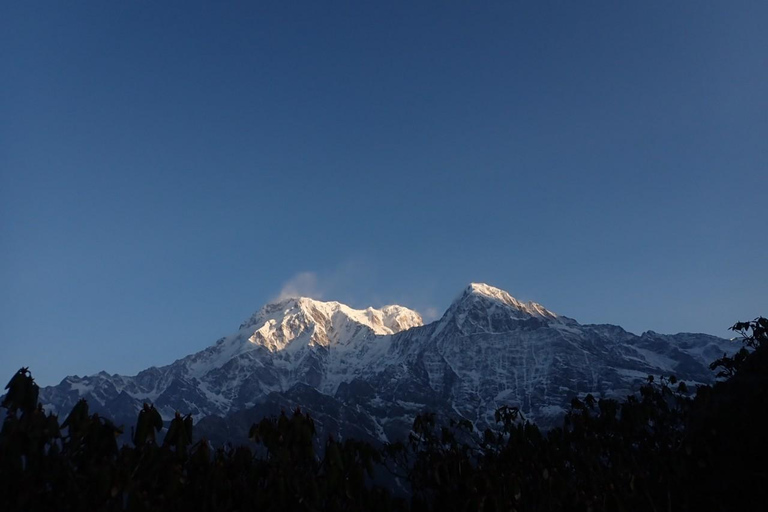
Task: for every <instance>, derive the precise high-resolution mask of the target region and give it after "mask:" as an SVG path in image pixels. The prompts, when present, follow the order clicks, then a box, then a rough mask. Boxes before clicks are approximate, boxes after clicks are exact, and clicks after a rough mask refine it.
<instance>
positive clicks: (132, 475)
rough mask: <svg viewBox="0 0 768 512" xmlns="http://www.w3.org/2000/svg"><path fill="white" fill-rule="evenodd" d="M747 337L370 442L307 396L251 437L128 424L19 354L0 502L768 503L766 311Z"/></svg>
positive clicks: (207, 507) (266, 505)
mask: <svg viewBox="0 0 768 512" xmlns="http://www.w3.org/2000/svg"><path fill="white" fill-rule="evenodd" d="M732 330H734V331H735V332H737V333H738V334H739V335H740V336H741V338H742V340H741V341H742V343H743V348H742V349H741V350H740V351H739V352H737V353H736V354H735V355H734V356H733V357H726V356H724V357H723V358H721V359H718V360H717V361H714V362H713V363H712V365H711V368H712V369H713V370H716V371H717V372H718V377H719V381H718V382H717V383H716V384H714V385H712V386H699V387H697V388H696V389H689V388H688V387H687V386H686V384H685V383H684V382H680V381H678V380H677V379H676V378H675V377H674V376H665V377H661V378H657V379H654V378H653V377H651V376H649V377H648V381H647V383H646V384H645V385H644V386H642V388H641V389H640V391H639V392H638V393H637V394H636V395H632V396H628V397H627V398H626V399H625V400H623V401H616V400H608V399H595V398H594V397H593V396H591V395H587V396H586V397H582V398H581V399H580V398H574V399H573V401H572V403H571V407H570V410H569V411H568V413H567V414H566V416H565V418H564V420H563V423H562V426H560V427H558V428H554V429H552V430H549V431H547V432H542V431H540V430H539V429H538V428H537V427H536V426H535V425H533V424H531V423H529V422H527V421H526V420H525V418H523V417H522V415H521V414H519V412H518V410H517V409H516V408H514V407H505V408H501V409H499V410H497V412H496V421H497V424H498V425H497V426H498V428H497V429H495V430H486V431H484V432H477V431H475V429H474V427H473V425H472V424H471V423H470V422H469V421H467V420H461V421H455V422H451V423H450V424H448V425H441V424H437V423H436V421H435V416H434V415H433V414H423V415H420V416H418V417H416V419H415V421H414V423H413V428H412V432H411V434H410V435H409V437H408V438H407V439H404V440H402V441H401V442H398V443H394V444H389V445H386V446H384V447H375V446H372V445H370V444H367V443H363V442H359V441H355V440H353V439H345V440H336V439H332V438H329V439H316V436H315V429H314V423H313V420H312V418H311V417H310V415H308V414H305V413H304V412H302V411H301V410H296V411H293V412H292V413H288V414H286V413H284V414H282V415H281V416H280V417H277V418H265V419H263V420H261V421H260V422H259V423H257V424H254V425H253V426H252V428H251V430H250V439H251V445H250V446H236V447H235V446H226V447H222V448H215V449H214V448H212V447H211V446H210V443H208V442H207V441H206V440H205V439H196V438H195V436H194V428H193V425H192V419H191V417H190V416H186V417H185V416H182V415H181V414H179V413H177V415H176V418H175V419H173V420H172V421H171V423H170V425H169V426H168V428H167V431H165V432H164V436H163V437H162V439H161V434H162V433H163V421H162V419H161V418H160V415H159V413H158V412H157V411H156V410H155V409H154V407H152V406H151V405H148V404H147V405H145V407H144V409H143V410H142V411H140V412H139V415H138V418H137V421H136V424H135V425H134V426H131V427H129V428H130V433H131V436H130V437H131V443H127V444H124V445H123V446H119V444H118V441H117V439H118V437H119V435H120V434H121V433H122V432H123V428H124V427H123V426H117V425H115V424H114V423H113V422H112V421H110V419H108V418H103V417H100V416H99V415H98V414H90V413H89V410H88V404H87V402H85V401H84V400H81V401H80V402H79V403H78V404H77V405H76V406H75V407H74V408H73V410H72V411H71V412H70V413H69V415H68V416H67V417H66V418H65V419H64V420H63V421H61V422H60V419H59V418H58V417H57V416H55V415H53V414H46V413H45V412H44V410H43V408H42V405H41V404H39V403H38V387H37V385H36V384H35V383H34V380H33V378H32V376H31V374H30V372H29V371H28V370H27V369H26V368H22V369H21V370H19V372H18V373H16V375H14V376H13V378H12V379H11V381H10V382H9V383H8V385H7V386H6V393H7V394H6V395H5V397H4V399H3V401H2V407H4V408H5V409H6V416H5V420H4V422H3V426H2V431H1V432H0V510H4V511H17V510H18V511H37V510H41V511H47V510H56V511H62V510H73V511H74V510H78V511H79V510H94V511H95V510H109V511H113V510H114V511H123V510H128V511H165V510H204V511H246V510H267V511H283V510H297V511H298V510H300V511H315V510H318V511H319V510H330V511H347V510H348V511H357V510H375V511H390V510H403V511H407V510H413V511H451V510H457V511H458V510H462V511H475V510H478V511H502V510H503V511H510V510H512V511H554V510H568V511H585V512H586V511H625V510H626V511H638V510H650V511H678V510H679V511H688V510H690V511H706V510H712V511H730V510H763V507H764V506H765V504H766V503H768V469H766V465H765V463H766V455H768V431H767V430H766V427H767V426H768V319H765V318H758V319H756V320H754V321H750V322H739V323H737V324H736V325H734V326H733V327H732Z"/></svg>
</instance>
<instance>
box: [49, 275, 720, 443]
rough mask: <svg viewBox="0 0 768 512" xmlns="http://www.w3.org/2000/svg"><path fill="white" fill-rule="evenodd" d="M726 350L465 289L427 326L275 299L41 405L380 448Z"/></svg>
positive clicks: (537, 407) (560, 407)
mask: <svg viewBox="0 0 768 512" xmlns="http://www.w3.org/2000/svg"><path fill="white" fill-rule="evenodd" d="M733 349H734V347H733V346H732V344H729V343H728V342H727V341H726V340H723V339H720V338H717V337H714V336H709V335H705V334H676V335H661V334H656V333H654V332H651V331H649V332H646V333H644V334H642V335H641V336H636V335H634V334H632V333H629V332H626V331H624V330H623V329H622V328H621V327H617V326H613V325H581V324H579V323H578V322H577V321H575V320H573V319H570V318H567V317H564V316H561V315H558V314H556V313H553V312H552V311H549V310H547V309H546V308H545V307H543V306H542V305H540V304H537V303H535V302H527V303H523V302H520V301H518V300H517V299H515V298H514V297H512V296H511V295H509V294H508V293H507V292H505V291H503V290H499V289H498V288H494V287H492V286H488V285H485V284H471V285H469V286H468V287H467V288H466V289H465V290H464V291H463V292H462V293H461V294H460V295H459V297H458V298H457V299H456V300H455V301H454V302H453V303H452V304H451V306H450V307H449V308H448V310H447V311H446V312H445V314H444V315H443V316H442V318H440V319H439V320H438V321H436V322H433V323H430V324H428V325H423V322H422V319H421V316H420V315H419V314H418V313H416V312H415V311H412V310H410V309H408V308H405V307H402V306H385V307H383V308H381V309H374V308H368V309H365V310H356V309H353V308H350V307H348V306H345V305H344V304H340V303H338V302H321V301H318V300H313V299H308V298H292V299H286V300H281V301H278V302H275V303H271V304H267V305H266V306H264V307H263V308H262V309H261V310H259V311H258V312H256V313H255V314H254V315H253V316H251V318H249V319H248V320H247V321H245V322H244V323H243V324H242V325H241V326H240V328H239V330H238V331H237V332H236V333H234V334H232V335H230V336H227V337H224V338H221V339H220V340H218V341H217V342H216V343H215V344H214V345H213V346H211V347H209V348H207V349H205V350H203V351H201V352H198V353H195V354H192V355H190V356H187V357H185V358H183V359H179V360H178V361H176V362H174V363H172V364H170V365H168V366H163V367H152V368H149V369H147V370H144V371H142V372H141V373H139V374H138V375H136V376H132V377H127V376H121V375H108V374H107V373H104V372H102V373H99V374H97V375H92V376H88V377H67V378H65V379H64V380H63V381H62V382H61V383H60V384H59V385H57V386H51V387H47V388H43V389H42V390H41V393H40V398H41V400H42V401H43V403H44V404H46V406H47V407H49V408H51V409H54V410H57V411H62V412H67V411H68V410H69V409H70V408H71V407H72V406H73V405H74V404H75V403H76V402H77V400H79V399H80V398H87V399H88V400H89V403H90V404H91V407H93V408H94V410H96V411H100V412H102V413H104V414H106V415H108V416H109V417H112V418H115V419H116V420H117V421H118V422H125V423H126V424H128V425H130V424H132V423H133V422H134V421H135V418H136V414H137V412H138V410H139V408H140V407H141V405H142V403H143V402H147V401H151V402H153V403H154V404H155V405H156V407H157V408H158V409H159V410H160V411H161V414H162V415H163V416H164V417H166V418H170V417H172V416H173V414H174V412H175V411H181V412H183V413H191V414H193V416H194V417H195V419H196V420H199V421H198V428H197V430H198V432H199V433H201V434H204V435H206V436H207V437H209V438H213V439H220V440H224V439H236V440H238V439H243V438H244V437H245V433H246V432H247V428H248V427H249V426H250V424H251V423H252V422H253V421H257V420H258V419H260V418H261V417H262V416H264V415H265V414H276V413H278V412H279V411H280V410H281V409H289V408H292V407H295V406H301V407H302V408H304V409H307V410H309V411H310V412H311V413H312V414H313V416H314V417H315V419H316V422H317V424H318V425H319V426H320V429H321V430H322V431H323V432H324V433H333V434H335V435H340V436H346V435H352V436H355V437H358V438H368V439H375V440H381V441H385V440H394V439H398V438H400V437H402V436H403V435H404V434H405V433H406V432H407V431H408V428H409V427H410V424H411V422H412V420H413V417H414V416H415V415H416V414H417V413H419V412H422V411H425V410H429V411H434V412H437V413H439V414H440V415H443V416H454V417H457V416H462V417H465V418H467V419H470V420H472V421H473V422H475V423H476V424H478V426H481V427H482V426H486V425H490V424H492V423H493V412H494V411H495V409H496V408H498V407H499V406H502V405H510V406H518V407H520V408H521V410H522V411H523V413H524V414H525V415H526V417H527V418H528V419H531V420H533V421H536V422H538V423H540V424H542V425H543V426H548V425H551V424H553V422H555V421H557V420H558V419H559V417H560V416H561V415H562V413H563V412H564V410H565V408H566V407H567V404H568V403H569V402H570V400H571V398H572V397H573V396H575V395H577V394H584V393H592V394H594V395H595V396H614V397H623V396H624V395H626V394H628V393H631V392H632V391H633V390H635V389H636V388H637V386H638V385H639V383H640V382H641V381H643V380H644V379H645V378H646V377H647V376H648V375H649V374H654V375H672V374H674V375H676V376H677V377H678V378H682V379H684V380H687V381H691V382H701V383H704V382H710V381H711V380H712V379H713V377H714V376H713V374H712V372H711V371H710V370H709V369H708V364H709V363H710V362H711V361H712V360H714V359H716V358H717V357H720V356H722V354H723V352H726V351H727V352H732V351H733Z"/></svg>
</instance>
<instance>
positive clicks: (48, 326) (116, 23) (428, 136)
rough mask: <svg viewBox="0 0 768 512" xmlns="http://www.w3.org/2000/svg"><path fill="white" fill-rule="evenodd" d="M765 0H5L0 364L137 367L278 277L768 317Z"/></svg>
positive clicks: (359, 292)
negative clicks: (477, 284)
mask: <svg viewBox="0 0 768 512" xmlns="http://www.w3.org/2000/svg"><path fill="white" fill-rule="evenodd" d="M766 19H768V4H767V3H765V2H764V1H754V2H740V1H729V2H695V1H688V2H685V1H680V2H668V1H664V2H593V1H588V2H546V1H537V2H533V1H503V2H445V1H440V2H285V1H281V2H274V3H267V2H227V3H225V2H217V3H205V2H203V3H198V2H189V1H186V2H178V3H173V2H65V3H62V2H52V3H48V2H34V3H32V2H5V3H3V4H2V6H0V90H1V91H2V95H1V96H0V280H1V281H2V287H0V352H1V354H2V356H1V357H0V374H5V375H6V376H9V377H10V375H11V373H12V372H13V371H15V370H16V369H18V368H19V367H20V366H22V365H28V366H31V369H32V371H33V374H34V375H36V377H37V380H38V382H40V383H42V384H51V383H55V382H58V381H59V380H60V379H61V378H63V377H64V376H65V375H68V374H79V375H82V374H89V373H94V372H97V371H99V370H102V369H103V370H107V371H109V372H110V373H112V372H118V373H135V372H136V371H139V370H141V369H143V368H145V367H148V366H150V365H153V364H155V365H159V364H166V363H170V362H172V361H173V360H174V359H176V358H178V357H182V356H184V355H186V354H188V353H191V352H193V351H196V350H199V349H202V348H203V347H205V346H207V345H209V344H212V343H213V342H214V341H215V340H216V339H218V338H219V337H221V336H223V335H226V334H228V333H230V332H232V331H234V330H235V329H236V328H237V326H238V325H239V323H240V322H241V321H242V320H243V319H245V318H246V317H247V316H248V315H250V314H251V313H252V312H253V311H254V310H256V309H258V308H259V307H260V306H262V305H263V304H264V303H265V302H267V301H269V300H270V299H272V298H274V297H276V296H278V295H279V294H280V293H281V290H283V289H286V288H290V289H293V290H298V291H302V292H306V293H309V294H312V295H315V296H318V297H320V298H324V299H329V300H340V301H342V302H346V303H349V304H351V305H353V306H367V305H383V304H386V303H401V304H403V305H406V306H410V307H413V308H415V309H417V310H419V311H421V312H422V313H425V314H426V315H427V316H434V315H435V314H440V313H442V311H443V309H444V308H445V307H446V306H447V305H448V304H449V303H450V301H451V300H452V299H453V298H454V296H455V295H457V294H458V293H459V292H460V290H461V289H462V288H463V287H464V286H466V284H467V283H469V282H470V281H483V282H488V283H490V284H493V285H495V286H498V287H500V288H504V289H506V290H507V291H509V292H510V293H511V294H512V295H514V296H516V297H518V298H520V299H524V300H536V301H537V302H541V303H542V304H544V305H545V306H547V307H548V308H549V309H552V310H554V311H556V312H559V313H561V314H565V315H567V316H570V317H573V318H576V319H578V320H579V321H581V322H583V323H593V322H594V323H614V324H619V325H622V326H624V327H625V328H627V329H629V330H631V331H633V332H642V331H644V330H648V329H652V330H655V331H658V332H680V331H696V332H708V333H713V334H718V335H727V334H728V333H727V331H726V328H727V327H728V326H730V325H731V324H732V323H734V322H735V321H737V320H745V319H751V318H754V317H755V316H757V315H761V314H762V315H768V294H766V289H767V288H768V286H767V285H768V265H766V262H767V261H768V239H766V237H765V226H766V225H767V222H766V221H768V214H766V209H765V204H764V193H763V192H764V190H765V188H766V185H768V149H767V148H768V144H766V140H768V31H766V30H765V26H764V22H765V20H766Z"/></svg>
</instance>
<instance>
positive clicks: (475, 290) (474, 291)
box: [454, 283, 557, 318]
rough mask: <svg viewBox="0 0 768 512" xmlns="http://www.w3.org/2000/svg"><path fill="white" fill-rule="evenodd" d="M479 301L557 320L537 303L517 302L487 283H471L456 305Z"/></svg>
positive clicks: (555, 315)
mask: <svg viewBox="0 0 768 512" xmlns="http://www.w3.org/2000/svg"><path fill="white" fill-rule="evenodd" d="M478 299H480V300H486V301H492V302H496V303H500V304H502V305H505V306H508V307H511V308H513V309H515V310H517V311H520V312H522V313H525V314H527V315H530V316H536V317H546V318H557V314H555V313H553V312H552V311H549V310H548V309H546V308H545V307H544V306H542V305H541V304H539V303H537V302H533V301H528V302H523V301H520V300H517V299H516V298H514V297H513V296H512V295H510V294H509V293H508V292H506V291H504V290H502V289H500V288H496V287H495V286H491V285H489V284H485V283H470V284H469V286H467V288H465V289H464V292H463V293H462V294H461V295H460V296H459V298H458V299H457V300H456V301H455V302H454V304H459V303H464V302H467V301H470V302H471V301H475V300H478Z"/></svg>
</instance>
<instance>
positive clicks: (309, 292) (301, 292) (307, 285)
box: [275, 272, 324, 300]
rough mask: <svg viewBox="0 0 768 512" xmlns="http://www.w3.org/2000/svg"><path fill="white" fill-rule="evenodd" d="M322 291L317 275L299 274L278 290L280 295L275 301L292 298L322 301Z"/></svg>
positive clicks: (309, 273) (313, 273) (312, 273)
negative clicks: (309, 298) (308, 298)
mask: <svg viewBox="0 0 768 512" xmlns="http://www.w3.org/2000/svg"><path fill="white" fill-rule="evenodd" d="M323 295H324V294H323V290H322V289H321V286H320V284H319V279H318V277H317V273H315V272H299V273H298V274H296V275H295V276H293V277H292V278H290V279H289V280H287V281H286V282H285V283H283V286H282V287H281V288H280V293H279V294H278V296H277V297H275V300H283V299H289V298H293V297H311V298H313V299H322V298H323Z"/></svg>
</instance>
